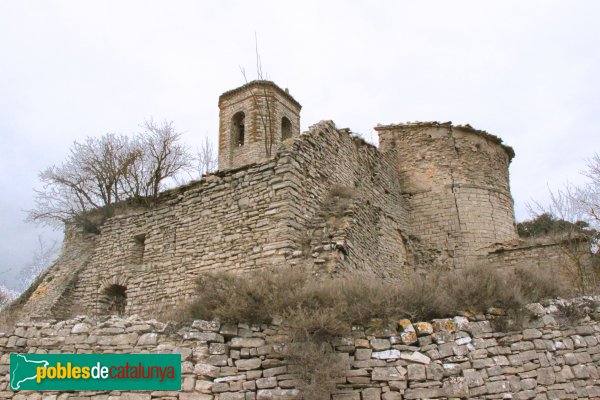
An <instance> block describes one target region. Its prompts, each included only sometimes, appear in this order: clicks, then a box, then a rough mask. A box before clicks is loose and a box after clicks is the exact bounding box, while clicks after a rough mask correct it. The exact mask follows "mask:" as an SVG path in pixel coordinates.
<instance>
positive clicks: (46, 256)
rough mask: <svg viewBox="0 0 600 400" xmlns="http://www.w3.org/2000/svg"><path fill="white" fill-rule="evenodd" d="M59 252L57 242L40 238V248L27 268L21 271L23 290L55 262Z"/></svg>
mask: <svg viewBox="0 0 600 400" xmlns="http://www.w3.org/2000/svg"><path fill="white" fill-rule="evenodd" d="M58 252H59V244H58V242H57V241H55V240H54V241H51V242H48V241H46V240H45V239H44V238H43V237H42V236H41V235H40V236H38V247H37V249H36V250H35V252H34V253H33V257H32V258H31V261H30V262H29V264H27V266H26V267H25V268H24V269H23V270H22V271H21V279H20V280H21V288H22V289H23V290H26V289H27V288H28V287H29V286H31V284H32V283H33V281H34V280H35V279H36V278H37V277H38V276H39V275H40V274H41V273H43V272H44V271H46V270H47V269H48V268H49V267H50V265H52V263H53V262H54V260H55V259H56V257H57V256H58Z"/></svg>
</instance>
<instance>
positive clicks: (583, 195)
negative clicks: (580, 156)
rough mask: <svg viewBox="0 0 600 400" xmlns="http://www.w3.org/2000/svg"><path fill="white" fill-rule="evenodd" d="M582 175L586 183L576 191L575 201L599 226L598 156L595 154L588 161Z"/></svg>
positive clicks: (599, 182) (599, 165)
mask: <svg viewBox="0 0 600 400" xmlns="http://www.w3.org/2000/svg"><path fill="white" fill-rule="evenodd" d="M583 175H584V176H585V177H586V178H588V181H587V182H586V183H585V184H584V186H582V187H580V188H578V189H577V191H576V193H575V196H576V201H577V204H578V205H579V206H580V207H581V209H582V211H583V212H584V213H585V214H586V215H587V216H588V218H589V219H590V220H591V221H592V222H593V224H594V225H596V226H600V154H598V153H596V154H594V156H593V157H592V158H591V159H590V160H588V163H587V169H586V170H585V171H583Z"/></svg>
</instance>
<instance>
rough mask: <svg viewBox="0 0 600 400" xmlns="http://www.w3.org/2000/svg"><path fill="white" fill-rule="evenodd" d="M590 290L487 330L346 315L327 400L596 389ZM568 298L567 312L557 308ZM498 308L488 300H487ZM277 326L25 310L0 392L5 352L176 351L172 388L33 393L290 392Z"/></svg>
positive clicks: (483, 322)
mask: <svg viewBox="0 0 600 400" xmlns="http://www.w3.org/2000/svg"><path fill="white" fill-rule="evenodd" d="M599 301H600V297H595V298H592V297H589V298H581V299H576V300H573V301H569V302H567V301H564V300H556V301H553V302H549V303H546V304H545V305H542V304H539V303H536V304H531V305H529V306H527V310H528V312H527V316H528V318H527V319H526V320H525V322H524V324H525V325H524V326H525V327H524V329H522V330H519V331H513V332H510V333H506V332H502V331H500V330H498V327H499V326H502V325H505V324H503V323H501V322H502V321H504V319H503V318H504V317H500V316H495V315H487V316H484V315H481V316H471V317H470V318H466V317H462V316H461V317H455V318H449V319H439V320H434V321H432V322H431V323H429V322H412V323H411V322H410V321H408V320H402V321H398V323H394V324H382V323H381V321H377V320H374V321H373V323H372V324H371V325H370V326H367V327H355V328H354V329H353V333H352V336H350V337H345V338H339V339H336V340H334V341H333V342H332V345H333V348H334V349H335V351H336V358H337V359H338V360H339V363H338V365H340V366H342V367H343V368H342V369H343V371H344V372H343V373H342V375H341V377H340V378H338V379H337V381H336V389H335V391H334V392H333V393H332V396H331V398H332V399H333V400H401V399H445V398H455V399H459V398H461V399H463V398H464V399H467V398H469V399H511V398H512V399H539V400H546V399H597V398H600V344H599V341H600V323H598V320H599V319H600V308H599V307H598V304H599V303H598V302H599ZM573 308H574V309H576V310H579V312H578V313H577V319H571V320H570V321H567V320H566V319H565V318H567V317H569V315H568V313H567V314H565V312H564V310H566V309H573ZM493 312H494V314H499V310H493ZM288 341H289V335H288V330H287V329H286V328H285V325H282V324H280V323H279V322H277V323H274V324H271V325H248V324H235V325H233V324H219V323H218V322H216V321H195V322H194V323H193V324H192V325H191V326H187V327H183V328H177V327H174V326H171V325H169V324H165V323H161V322H158V321H156V320H143V319H140V318H139V317H136V316H132V317H129V318H125V319H123V318H118V317H109V318H104V319H100V320H98V319H93V318H87V317H77V318H75V319H71V320H67V321H61V322H55V321H47V322H26V323H21V324H18V326H17V327H16V328H15V329H14V330H13V331H10V332H7V333H3V334H0V352H1V353H2V356H1V358H0V370H1V371H2V374H1V375H0V376H1V377H0V397H1V398H5V399H15V400H16V399H19V400H23V399H40V398H42V397H41V393H34V392H11V391H10V390H9V381H8V379H9V374H8V369H9V353H16V352H21V353H39V354H44V353H51V352H65V353H136V352H138V353H139V352H141V353H144V352H150V353H176V354H181V361H182V389H181V391H179V392H164V391H160V392H150V391H147V392H143V391H142V392H115V391H112V392H71V393H68V392H65V393H56V392H55V393H52V392H45V393H43V395H44V397H43V398H44V399H47V400H51V399H52V400H56V399H58V400H63V399H79V400H83V399H90V400H92V399H95V400H116V399H140V400H151V399H163V400H175V399H181V400H188V399H189V400H271V399H299V398H301V396H302V387H303V385H304V381H303V380H302V379H301V376H300V375H299V371H300V370H299V368H298V366H295V365H292V364H289V363H288V362H287V361H286V359H285V357H284V355H283V350H284V348H285V346H286V343H288Z"/></svg>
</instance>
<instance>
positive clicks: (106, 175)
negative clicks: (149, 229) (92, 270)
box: [28, 134, 138, 231]
mask: <svg viewBox="0 0 600 400" xmlns="http://www.w3.org/2000/svg"><path fill="white" fill-rule="evenodd" d="M137 157H138V153H137V150H136V149H135V147H134V146H132V143H131V141H130V140H129V139H128V138H127V137H126V136H118V135H114V134H106V135H104V136H102V137H100V138H87V139H86V140H85V142H83V143H79V142H74V143H73V146H72V147H71V149H70V152H69V156H68V157H67V160H66V161H65V162H63V163H62V164H61V165H60V166H52V167H49V168H47V169H46V170H44V171H42V172H41V173H40V180H41V181H42V183H43V189H42V190H36V191H35V207H34V208H33V209H32V210H30V211H29V215H28V219H29V220H31V221H35V222H43V223H48V224H50V225H54V226H56V225H57V224H58V225H62V223H66V222H68V221H74V222H75V223H78V224H80V225H82V226H84V227H87V228H89V229H90V230H92V231H93V230H94V226H95V225H96V220H97V219H98V218H99V219H101V220H102V219H105V218H107V217H110V216H112V215H113V214H114V211H115V207H116V205H117V204H118V203H119V202H120V201H121V200H123V197H124V196H123V195H124V194H125V193H124V191H123V186H124V185H123V183H124V180H125V177H126V176H127V175H128V174H129V170H130V169H131V168H132V167H133V165H134V162H135V160H136V158H137ZM92 210H93V211H94V213H92Z"/></svg>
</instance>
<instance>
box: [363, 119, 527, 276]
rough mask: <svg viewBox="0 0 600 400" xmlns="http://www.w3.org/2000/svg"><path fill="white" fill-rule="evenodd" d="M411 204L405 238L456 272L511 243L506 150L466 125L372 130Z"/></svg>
mask: <svg viewBox="0 0 600 400" xmlns="http://www.w3.org/2000/svg"><path fill="white" fill-rule="evenodd" d="M375 129H376V130H377V131H378V132H379V137H380V139H379V141H380V149H381V152H382V154H384V155H386V156H387V157H389V158H390V159H391V160H393V163H394V165H395V167H396V169H397V171H398V174H399V176H400V186H401V188H402V191H403V192H404V193H405V195H406V197H407V199H408V204H409V216H410V221H409V226H410V230H411V233H412V234H413V235H415V236H417V237H419V238H420V239H421V240H422V241H423V243H424V245H426V246H428V247H431V248H433V249H438V250H439V252H440V255H439V258H440V259H442V260H446V261H447V263H448V264H450V265H454V266H455V267H463V266H465V265H469V264H470V263H471V262H472V259H474V258H476V257H477V256H478V255H482V254H487V252H488V251H489V250H490V249H492V248H493V247H494V246H495V245H496V244H498V243H510V242H513V241H515V240H516V239H517V234H516V229H515V225H514V210H513V201H512V197H511V195H510V187H509V179H508V166H509V163H510V159H511V158H512V156H513V155H514V153H513V151H512V149H511V148H510V147H507V146H504V145H502V144H501V140H500V139H498V138H496V137H495V136H492V135H490V134H488V133H486V132H482V131H477V130H475V129H473V128H471V127H469V126H452V125H451V124H450V123H443V124H442V123H436V122H424V123H415V124H400V125H387V126H378V127H376V128H375Z"/></svg>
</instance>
